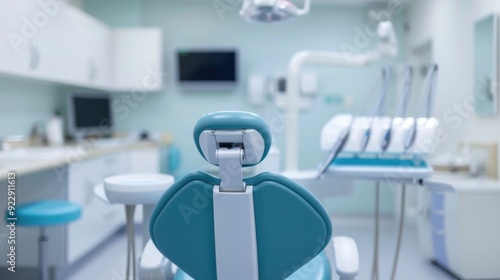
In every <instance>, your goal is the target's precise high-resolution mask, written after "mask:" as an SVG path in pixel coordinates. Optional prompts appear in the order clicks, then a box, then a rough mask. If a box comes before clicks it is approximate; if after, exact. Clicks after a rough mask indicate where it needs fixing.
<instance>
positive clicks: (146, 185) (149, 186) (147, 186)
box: [104, 173, 174, 205]
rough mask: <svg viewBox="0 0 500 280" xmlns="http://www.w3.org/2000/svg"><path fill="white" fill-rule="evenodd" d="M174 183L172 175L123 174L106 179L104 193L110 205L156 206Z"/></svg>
mask: <svg viewBox="0 0 500 280" xmlns="http://www.w3.org/2000/svg"><path fill="white" fill-rule="evenodd" d="M173 183H174V177H173V176H171V175H164V174H155V173H152V174H148V173H140V174H123V175H115V176H110V177H107V178H106V179H104V191H105V192H106V196H107V198H108V200H109V202H110V203H114V204H125V205H136V204H156V202H157V201H158V199H159V198H160V197H161V196H162V195H163V193H164V192H165V191H166V190H167V189H168V188H169V187H170V186H171V185H172V184H173Z"/></svg>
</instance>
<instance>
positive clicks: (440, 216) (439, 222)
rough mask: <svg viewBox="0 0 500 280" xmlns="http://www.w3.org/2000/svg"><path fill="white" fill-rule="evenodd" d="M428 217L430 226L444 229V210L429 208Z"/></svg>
mask: <svg viewBox="0 0 500 280" xmlns="http://www.w3.org/2000/svg"><path fill="white" fill-rule="evenodd" d="M430 218H431V224H432V228H434V229H437V230H444V212H443V210H439V209H435V208H431V209H430Z"/></svg>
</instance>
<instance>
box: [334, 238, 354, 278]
mask: <svg viewBox="0 0 500 280" xmlns="http://www.w3.org/2000/svg"><path fill="white" fill-rule="evenodd" d="M333 249H334V252H335V267H336V270H337V274H338V275H339V276H340V279H341V280H352V279H354V278H355V277H356V276H357V275H358V273H359V256H358V247H357V246H356V242H355V241H354V240H353V239H352V238H349V237H344V236H338V237H334V238H333Z"/></svg>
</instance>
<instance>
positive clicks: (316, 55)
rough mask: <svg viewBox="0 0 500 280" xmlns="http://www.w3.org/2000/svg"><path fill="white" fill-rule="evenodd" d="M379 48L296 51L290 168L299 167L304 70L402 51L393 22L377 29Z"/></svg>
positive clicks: (289, 109) (290, 90)
mask: <svg viewBox="0 0 500 280" xmlns="http://www.w3.org/2000/svg"><path fill="white" fill-rule="evenodd" d="M377 35H378V38H379V44H378V47H377V48H376V49H375V50H373V51H371V52H366V53H362V54H352V55H349V54H347V53H343V52H324V51H323V52H320V51H302V52H298V53H296V54H295V55H294V56H293V57H292V59H291V60H290V63H289V65H288V76H287V86H286V88H287V101H288V102H287V103H286V116H285V117H286V120H287V126H286V128H287V129H286V139H285V140H286V147H285V148H286V162H285V170H286V171H297V170H298V157H297V154H298V140H297V137H298V115H299V106H300V104H299V103H300V94H299V81H300V70H301V68H302V67H303V66H304V65H306V64H316V65H331V66H357V67H361V66H366V65H369V64H371V63H374V62H377V61H381V60H383V59H387V58H392V57H395V56H396V55H397V54H398V41H397V38H396V33H395V32H394V27H393V26H392V22H390V21H384V22H380V23H379V25H378V29H377Z"/></svg>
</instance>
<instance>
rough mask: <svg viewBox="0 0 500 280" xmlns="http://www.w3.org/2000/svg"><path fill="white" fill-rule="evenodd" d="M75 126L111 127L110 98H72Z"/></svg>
mask: <svg viewBox="0 0 500 280" xmlns="http://www.w3.org/2000/svg"><path fill="white" fill-rule="evenodd" d="M73 106H74V107H73V109H74V118H75V127H76V128H77V129H79V128H92V127H99V128H102V129H110V128H111V112H110V99H109V98H100V97H78V96H75V97H74V98H73Z"/></svg>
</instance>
